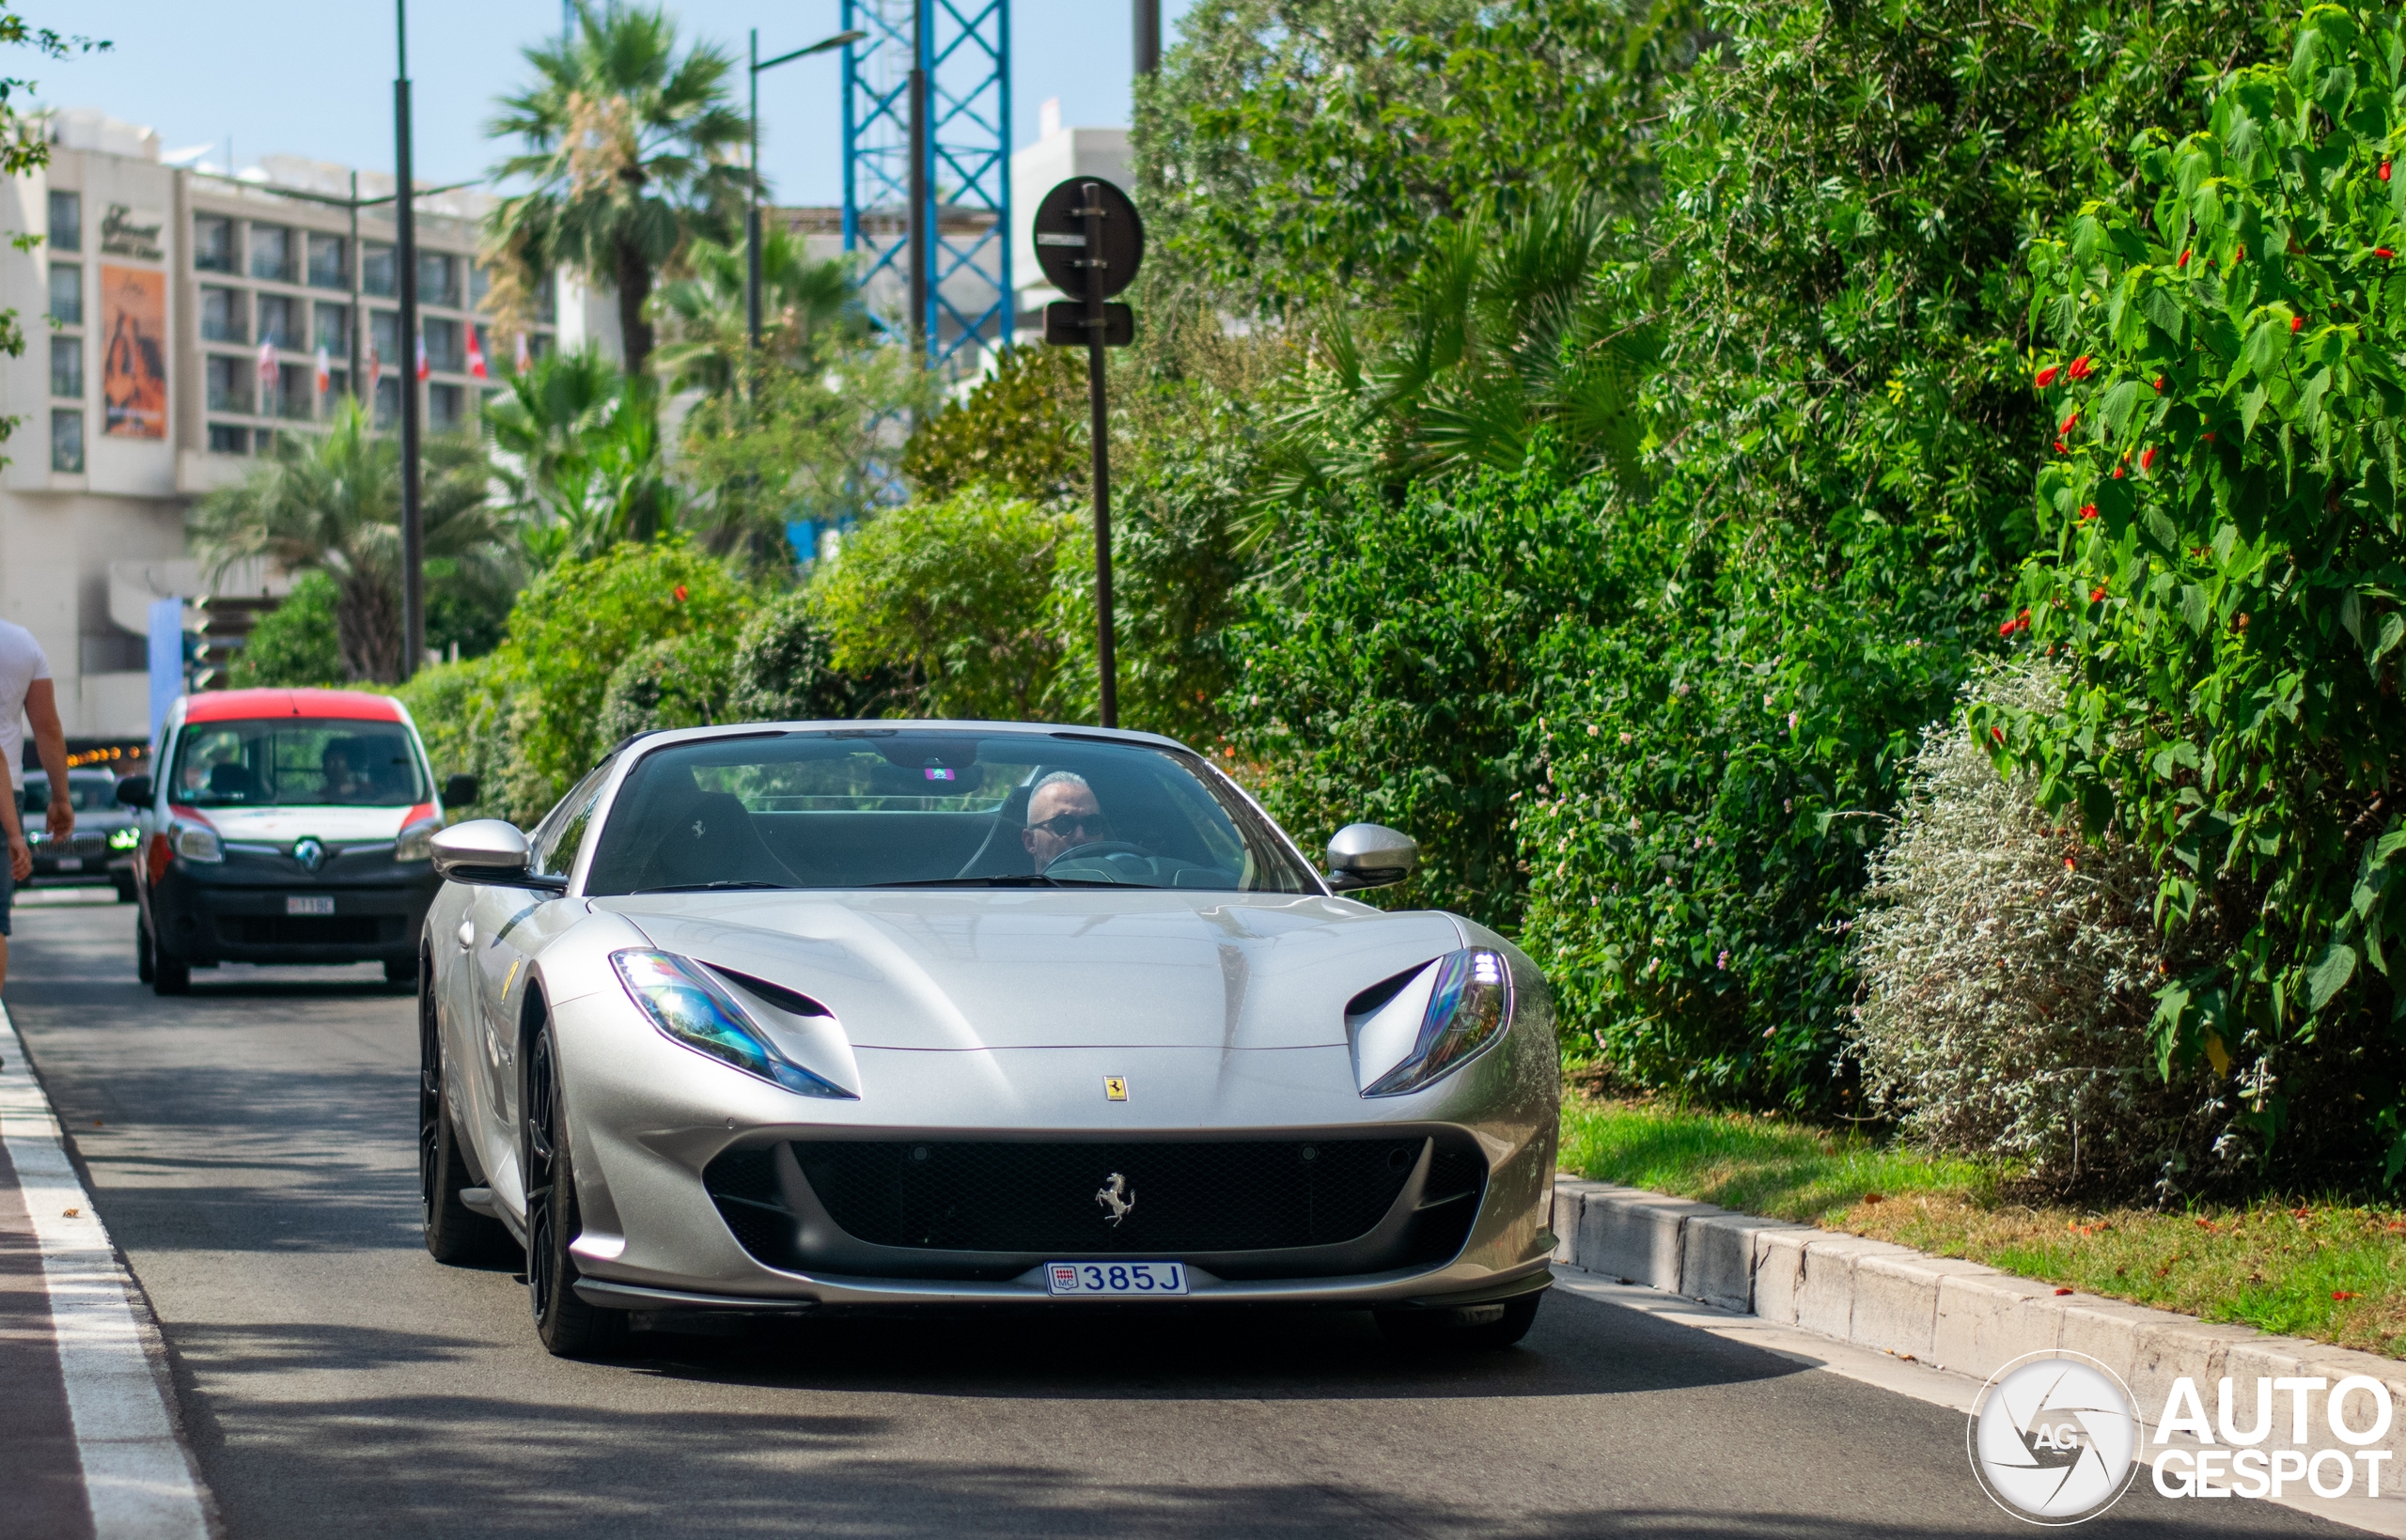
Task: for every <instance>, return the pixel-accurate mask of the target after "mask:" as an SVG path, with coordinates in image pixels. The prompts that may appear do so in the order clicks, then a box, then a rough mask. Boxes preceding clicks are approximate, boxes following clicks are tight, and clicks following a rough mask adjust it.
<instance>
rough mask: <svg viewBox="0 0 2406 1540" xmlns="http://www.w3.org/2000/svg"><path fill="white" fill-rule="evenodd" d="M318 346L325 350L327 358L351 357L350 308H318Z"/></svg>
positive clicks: (333, 306)
mask: <svg viewBox="0 0 2406 1540" xmlns="http://www.w3.org/2000/svg"><path fill="white" fill-rule="evenodd" d="M318 346H319V347H320V348H323V349H324V350H326V356H327V357H328V358H349V357H350V356H351V306H349V305H347V304H321V305H320V306H318Z"/></svg>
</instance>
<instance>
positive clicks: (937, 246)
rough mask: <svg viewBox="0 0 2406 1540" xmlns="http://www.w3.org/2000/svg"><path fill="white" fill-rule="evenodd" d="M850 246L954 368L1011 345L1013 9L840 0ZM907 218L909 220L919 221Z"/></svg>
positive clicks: (873, 280)
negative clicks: (846, 34)
mask: <svg viewBox="0 0 2406 1540" xmlns="http://www.w3.org/2000/svg"><path fill="white" fill-rule="evenodd" d="M843 25H844V29H845V30H847V31H850V30H851V29H853V28H858V29H860V30H861V31H862V32H864V33H866V34H867V37H865V38H863V39H861V40H860V41H859V42H856V43H853V44H852V45H851V46H850V47H849V48H847V49H845V51H844V249H845V250H846V251H850V252H855V253H858V254H860V263H861V266H860V281H861V285H862V288H863V289H864V290H865V291H866V292H867V295H868V296H869V300H870V309H871V313H872V314H873V315H875V316H876V317H877V318H878V320H879V324H880V325H881V326H883V328H885V329H886V330H887V331H888V332H890V333H892V334H895V335H897V336H898V337H900V338H906V339H910V340H912V341H914V343H916V344H917V345H919V346H922V347H923V348H924V349H925V350H926V355H927V359H928V362H929V363H930V365H931V366H937V367H949V368H950V369H952V370H959V369H962V368H965V367H967V366H970V365H972V364H973V363H974V361H975V360H976V356H977V351H978V350H984V349H988V348H992V347H995V346H997V345H999V344H1001V343H1004V342H1007V341H1008V340H1009V338H1010V334H1011V323H1012V306H1013V303H1014V297H1013V290H1012V288H1011V241H1010V232H1011V201H1010V199H1011V194H1010V122H1011V84H1010V5H1009V0H844V21H843ZM914 210H915V213H916V217H915V218H914V217H913V216H914Z"/></svg>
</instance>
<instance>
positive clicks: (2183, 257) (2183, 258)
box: [2178, 251, 2189, 268]
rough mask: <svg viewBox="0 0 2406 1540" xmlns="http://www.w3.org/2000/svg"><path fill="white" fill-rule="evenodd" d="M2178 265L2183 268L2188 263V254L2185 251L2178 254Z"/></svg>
mask: <svg viewBox="0 0 2406 1540" xmlns="http://www.w3.org/2000/svg"><path fill="white" fill-rule="evenodd" d="M2178 265H2179V266H2180V267H2184V268H2185V267H2187V266H2188V265H2189V254H2188V253H2187V252H2185V251H2184V252H2182V253H2181V254H2180V260H2179V264H2178Z"/></svg>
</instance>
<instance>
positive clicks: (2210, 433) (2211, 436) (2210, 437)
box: [2206, 428, 2214, 443]
mask: <svg viewBox="0 0 2406 1540" xmlns="http://www.w3.org/2000/svg"><path fill="white" fill-rule="evenodd" d="M2206 442H2207V443H2213V442H2214V430H2213V429H2212V428H2207V429H2206Z"/></svg>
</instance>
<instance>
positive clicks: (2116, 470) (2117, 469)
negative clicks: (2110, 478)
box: [2114, 465, 2122, 481]
mask: <svg viewBox="0 0 2406 1540" xmlns="http://www.w3.org/2000/svg"><path fill="white" fill-rule="evenodd" d="M2114 479H2115V480H2117V481H2119V480H2121V479H2122V468H2121V467H2120V466H2118V465H2117V466H2115V467H2114Z"/></svg>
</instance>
